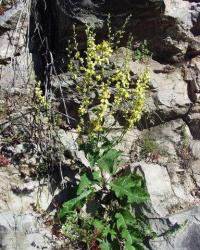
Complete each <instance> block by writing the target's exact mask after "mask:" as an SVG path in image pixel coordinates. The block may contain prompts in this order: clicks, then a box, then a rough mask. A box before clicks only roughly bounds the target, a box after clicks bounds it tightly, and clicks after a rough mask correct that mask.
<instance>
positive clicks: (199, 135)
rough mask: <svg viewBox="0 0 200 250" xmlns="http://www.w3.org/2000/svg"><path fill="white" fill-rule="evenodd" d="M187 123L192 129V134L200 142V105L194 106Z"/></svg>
mask: <svg viewBox="0 0 200 250" xmlns="http://www.w3.org/2000/svg"><path fill="white" fill-rule="evenodd" d="M186 122H187V124H188V126H189V128H190V131H191V134H192V136H193V138H194V139H195V140H200V104H199V103H196V104H194V105H193V106H192V107H191V109H190V111H189V113H188V115H187V117H186Z"/></svg>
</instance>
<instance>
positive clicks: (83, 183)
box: [77, 174, 92, 195]
mask: <svg viewBox="0 0 200 250" xmlns="http://www.w3.org/2000/svg"><path fill="white" fill-rule="evenodd" d="M91 186H92V181H91V180H90V179H89V178H88V177H87V175H86V174H84V175H82V176H81V179H80V183H79V186H78V191H77V194H78V195H80V194H81V193H82V192H84V191H85V190H88V189H91Z"/></svg>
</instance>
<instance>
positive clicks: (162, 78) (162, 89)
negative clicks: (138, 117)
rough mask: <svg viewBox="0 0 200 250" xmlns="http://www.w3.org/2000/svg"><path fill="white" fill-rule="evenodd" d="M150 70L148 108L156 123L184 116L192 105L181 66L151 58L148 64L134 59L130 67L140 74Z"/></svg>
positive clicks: (133, 71) (134, 72)
mask: <svg viewBox="0 0 200 250" xmlns="http://www.w3.org/2000/svg"><path fill="white" fill-rule="evenodd" d="M146 68H147V69H148V70H149V72H150V95H149V98H148V100H147V104H146V106H147V107H146V109H147V112H148V115H150V116H151V118H152V119H153V122H154V123H155V124H156V123H157V124H159V123H162V121H169V120H172V119H177V118H181V117H184V116H185V115H186V114H187V113H188V111H189V108H190V106H191V101H190V99H189V97H188V85H187V83H186V82H185V81H184V79H183V76H182V71H181V69H180V68H176V67H170V66H169V65H168V66H163V65H162V64H160V63H158V62H156V61H154V60H152V59H150V60H148V62H147V64H146V65H145V64H144V63H140V62H138V61H135V62H134V61H133V62H131V64H130V69H131V71H132V73H133V74H134V75H135V74H136V75H139V74H140V73H141V72H143V71H144V70H145V69H146Z"/></svg>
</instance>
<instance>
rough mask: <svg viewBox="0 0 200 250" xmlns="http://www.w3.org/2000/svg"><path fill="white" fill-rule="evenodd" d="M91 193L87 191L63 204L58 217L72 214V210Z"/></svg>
mask: <svg viewBox="0 0 200 250" xmlns="http://www.w3.org/2000/svg"><path fill="white" fill-rule="evenodd" d="M92 192H93V190H87V191H85V192H83V193H82V194H81V195H79V196H78V197H76V198H74V199H71V200H69V201H67V202H65V203H64V204H63V207H62V208H61V210H60V212H59V217H60V218H62V217H64V216H66V215H67V214H70V213H73V212H74V209H75V208H76V207H78V206H79V205H80V202H81V201H82V200H83V199H85V198H86V197H88V196H89V195H90V194H91V193H92Z"/></svg>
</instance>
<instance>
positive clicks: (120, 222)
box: [115, 210, 136, 230]
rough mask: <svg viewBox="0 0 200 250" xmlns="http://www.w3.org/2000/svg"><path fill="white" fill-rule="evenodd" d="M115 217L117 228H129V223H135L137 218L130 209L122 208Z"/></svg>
mask: <svg viewBox="0 0 200 250" xmlns="http://www.w3.org/2000/svg"><path fill="white" fill-rule="evenodd" d="M115 218H116V220H117V228H118V230H120V229H123V228H125V229H126V228H128V226H129V225H132V224H133V223H135V221H136V219H135V217H134V216H133V215H132V213H131V212H130V211H128V210H121V211H119V212H118V213H116V214H115Z"/></svg>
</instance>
